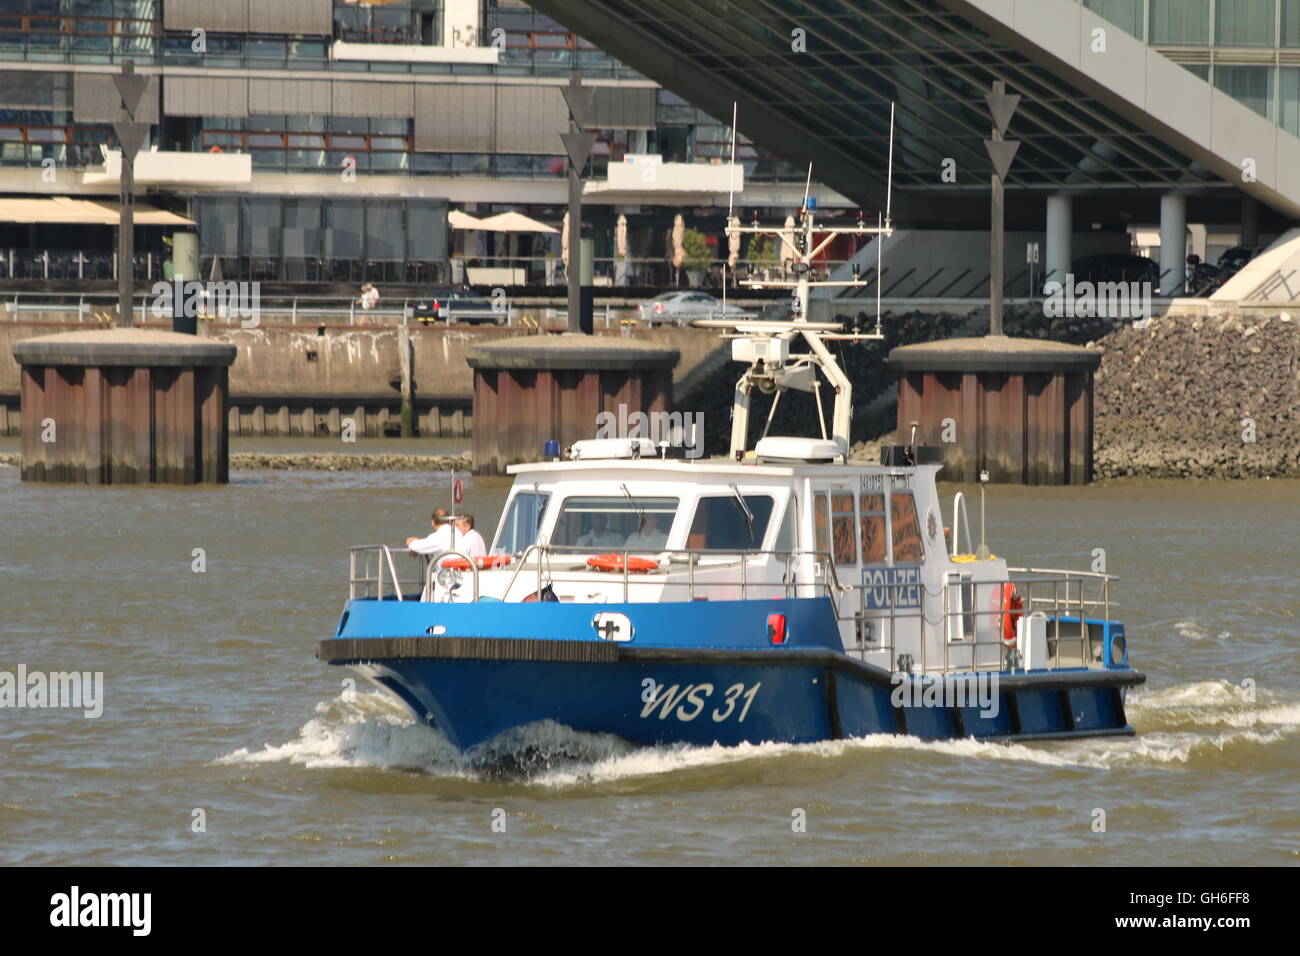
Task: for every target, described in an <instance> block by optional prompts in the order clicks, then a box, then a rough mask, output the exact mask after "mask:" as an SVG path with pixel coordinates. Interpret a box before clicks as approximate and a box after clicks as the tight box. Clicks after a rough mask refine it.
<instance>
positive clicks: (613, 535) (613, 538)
mask: <svg viewBox="0 0 1300 956" xmlns="http://www.w3.org/2000/svg"><path fill="white" fill-rule="evenodd" d="M578 547H580V548H591V549H592V550H593V551H596V550H599V549H601V548H621V547H623V536H622V535H621V534H619V533H618V532H617V531H611V530H609V515H607V514H605V512H603V511H597V512H596V513H595V514H594V515H592V516H591V528H590V529H589V530H588V531H587V533H586V534H584V535H582V536H581V537H579V538H578Z"/></svg>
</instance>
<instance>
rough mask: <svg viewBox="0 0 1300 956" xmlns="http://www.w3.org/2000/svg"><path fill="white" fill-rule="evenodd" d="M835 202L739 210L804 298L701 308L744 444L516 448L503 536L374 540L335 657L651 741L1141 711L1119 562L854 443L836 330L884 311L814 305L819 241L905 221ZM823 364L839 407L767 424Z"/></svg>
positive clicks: (957, 725) (483, 700)
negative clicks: (755, 419)
mask: <svg viewBox="0 0 1300 956" xmlns="http://www.w3.org/2000/svg"><path fill="white" fill-rule="evenodd" d="M814 216H815V209H814V208H813V205H812V203H811V202H809V203H807V204H806V206H805V209H804V210H802V212H801V216H800V219H801V222H800V223H799V224H797V225H795V226H794V227H793V229H791V228H789V227H773V228H771V229H768V228H766V227H762V226H759V225H757V224H756V225H754V226H753V227H745V228H742V227H740V226H739V225H738V223H737V222H736V220H735V219H731V220H730V222H729V227H728V231H729V232H731V231H741V232H763V231H769V232H775V233H777V234H778V235H780V236H781V237H782V239H783V240H784V241H786V242H787V245H788V247H789V248H791V249H793V250H794V251H795V252H796V253H797V259H796V260H795V261H794V263H793V268H792V270H791V271H792V272H793V273H794V275H795V276H796V278H794V279H793V280H791V281H790V287H791V288H792V290H793V291H794V292H795V295H794V296H793V298H792V302H793V311H792V314H791V316H790V319H789V321H769V320H749V321H744V320H741V321H729V320H700V321H697V322H696V323H694V324H696V325H700V326H704V327H713V328H717V329H720V330H721V331H722V332H723V333H724V334H725V335H726V336H728V337H729V338H730V339H731V348H732V357H733V358H734V359H735V360H737V361H739V362H740V363H742V364H743V365H744V366H745V369H744V372H743V374H742V375H741V377H740V379H739V381H738V383H737V385H736V389H735V393H734V397H733V409H732V413H733V419H732V432H731V447H730V453H729V454H728V455H727V456H726V457H723V458H713V459H704V458H698V459H694V460H691V459H686V458H674V457H668V456H667V455H666V454H664V453H663V449H661V448H656V447H655V446H654V445H653V444H652V443H651V442H650V441H648V440H647V439H645V438H639V437H632V438H626V439H617V438H615V439H610V438H605V439H590V440H581V441H577V442H575V443H574V444H573V446H572V447H571V448H569V449H567V450H565V454H563V455H559V454H552V455H551V456H550V458H549V460H542V461H538V462H536V463H532V464H521V465H516V466H512V467H511V468H510V469H509V471H510V472H511V473H512V474H513V475H514V479H515V480H514V485H513V487H512V489H511V491H510V494H509V498H508V499H507V502H506V505H505V509H504V512H503V515H502V518H501V521H500V525H499V527H498V528H497V529H496V533H495V536H494V538H493V541H492V545H491V548H490V554H489V555H488V556H487V557H485V558H478V559H475V560H471V559H470V558H469V557H468V556H467V555H465V554H463V553H461V552H459V551H457V550H453V551H452V552H449V553H445V554H444V555H442V556H440V557H437V558H436V559H435V560H433V561H429V560H428V559H427V558H424V557H420V556H417V555H411V554H410V553H409V552H407V551H406V549H405V548H404V547H402V546H401V545H396V546H390V545H370V546H362V547H357V548H353V549H352V551H351V565H350V575H349V578H350V588H351V592H350V595H349V599H348V601H347V604H346V606H345V607H344V610H343V613H342V616H341V618H340V620H339V623H338V627H337V630H336V633H335V634H334V635H333V636H332V637H330V638H329V639H327V640H324V641H322V642H321V643H320V646H319V649H318V651H317V656H318V657H319V658H320V659H321V660H323V661H326V662H328V663H330V664H334V665H339V666H344V667H348V668H351V669H353V670H354V671H356V672H358V673H359V674H361V675H362V676H364V677H365V678H368V679H369V680H371V681H373V682H374V683H375V684H377V685H379V686H381V687H383V688H385V689H386V690H387V691H390V692H391V693H392V694H393V695H395V696H396V697H397V698H399V699H400V700H401V701H403V702H404V703H405V704H406V706H407V707H408V708H409V709H410V711H411V713H412V714H413V715H414V716H415V718H416V719H417V720H421V721H424V722H426V723H427V724H428V725H430V726H432V727H434V728H436V729H437V730H439V731H440V732H442V733H443V734H445V735H446V737H447V738H448V739H449V740H450V741H451V742H452V743H453V744H455V745H456V746H458V747H459V748H461V749H462V750H466V751H470V750H473V749H474V748H476V747H479V746H480V745H483V744H485V743H487V742H489V741H491V740H492V739H493V738H494V737H497V736H498V735H500V734H503V733H505V732H507V731H512V730H517V729H519V728H526V727H527V726H528V725H532V724H537V723H539V722H546V721H553V722H555V723H558V724H560V725H563V726H566V727H568V728H571V729H573V730H574V731H579V732H589V733H603V734H615V735H618V736H619V737H622V738H625V739H626V740H628V741H630V742H632V743H634V744H640V745H658V744H673V743H685V744H694V745H711V744H721V745H737V744H741V743H744V742H749V743H760V742H765V741H779V742H792V743H801V742H810V741H821V740H830V739H837V738H848V737H859V736H864V735H869V734H908V735H913V736H915V737H919V738H924V739H930V740H933V739H943V738H961V737H974V738H979V739H989V740H1043V739H1062V738H1079V737H1090V736H1101V735H1121V734H1132V733H1133V728H1132V727H1131V726H1130V725H1129V723H1128V720H1127V718H1126V716H1125V693H1126V691H1127V689H1128V688H1130V687H1133V686H1135V685H1138V684H1141V683H1143V681H1144V680H1145V678H1144V676H1143V675H1142V674H1141V673H1140V672H1138V671H1137V670H1135V669H1134V668H1133V667H1132V666H1130V663H1129V648H1128V643H1127V640H1126V638H1125V633H1124V625H1123V624H1122V623H1121V622H1119V621H1116V620H1113V619H1112V617H1111V583H1112V580H1113V578H1112V577H1111V576H1110V575H1107V574H1099V573H1094V572H1085V571H1062V570H1054V569H1037V568H1029V567H1013V566H1011V565H1009V564H1008V562H1007V560H1006V558H1005V557H1001V556H997V555H994V554H992V553H990V552H989V550H988V548H987V547H986V546H985V545H984V544H983V530H981V544H980V545H979V546H978V547H976V546H975V545H974V543H973V541H972V539H971V532H970V522H969V518H968V515H967V509H966V504H965V500H964V497H963V495H962V494H961V493H957V494H956V495H955V496H954V497H953V499H952V501H951V502H950V503H947V507H946V509H945V503H944V502H941V501H940V498H939V494H938V491H937V488H936V475H937V473H938V472H939V471H940V469H941V467H942V465H941V457H940V456H939V455H938V454H937V452H938V449H926V448H919V447H916V446H915V445H914V444H913V445H911V446H904V447H894V448H888V449H886V450H885V451H884V452H883V453H882V455H881V461H880V463H878V464H874V463H863V462H858V461H853V460H850V454H849V449H850V444H849V420H850V414H851V409H852V393H853V386H852V382H851V381H850V380H849V378H848V376H847V375H845V373H844V371H843V370H842V369H841V367H840V366H839V364H838V363H837V361H836V359H835V358H834V356H833V354H832V352H831V350H830V349H829V348H828V344H829V343H832V342H837V341H839V342H843V341H865V340H871V339H879V338H880V334H879V324H877V328H876V330H875V332H864V331H844V330H843V326H842V324H841V323H838V322H835V321H830V322H813V321H809V319H808V316H807V315H806V314H805V313H806V303H807V302H808V301H809V292H810V290H811V288H812V284H813V283H812V279H811V276H810V273H811V272H812V268H811V264H812V262H813V257H814V256H815V255H816V254H817V253H818V252H819V251H820V250H821V248H822V247H824V245H825V243H826V242H828V241H829V238H828V237H829V236H832V235H834V234H836V233H839V232H856V233H859V234H862V233H878V234H880V235H882V236H883V235H888V234H889V231H890V228H891V227H890V226H889V225H888V224H887V223H885V222H884V221H883V219H882V220H881V222H880V224H878V225H876V226H873V227H865V226H863V224H862V221H861V219H859V221H858V225H857V226H856V228H855V227H852V226H848V227H829V228H828V227H821V228H818V229H817V230H816V234H814V229H813V219H814ZM853 281H854V282H858V281H860V280H859V279H858V277H857V276H855V277H854V279H853ZM765 284H767V285H778V284H780V283H777V282H770V281H769V282H767V283H765ZM877 323H879V319H877ZM823 382H825V383H826V384H828V385H829V386H830V387H831V388H833V390H834V406H833V415H832V422H831V424H830V427H829V428H827V426H826V422H825V421H824V418H822V416H821V408H822V406H821V403H820V401H818V402H817V406H818V413H819V414H818V417H819V419H821V427H820V434H818V435H816V436H814V437H798V436H794V437H790V436H775V435H768V434H767V429H763V434H762V437H761V438H759V439H758V440H757V441H756V442H755V444H754V446H753V447H752V448H749V447H747V445H748V436H749V430H750V429H749V418H750V414H749V413H750V401H751V397H753V395H754V393H755V391H758V392H760V393H763V394H767V395H771V396H772V399H773V402H774V403H775V402H776V401H779V400H780V399H781V397H782V396H784V395H785V394H786V393H787V392H789V391H790V390H792V389H793V390H795V391H804V392H811V393H813V395H814V396H816V395H818V394H819V392H818V389H819V388H820V387H822V383H823ZM771 421H772V417H771V415H769V416H768V419H767V423H768V427H769V428H770V425H771ZM756 424H757V423H756ZM551 444H554V443H551ZM982 495H983V486H981V496H982ZM981 512H982V509H981ZM399 568H400V570H399Z"/></svg>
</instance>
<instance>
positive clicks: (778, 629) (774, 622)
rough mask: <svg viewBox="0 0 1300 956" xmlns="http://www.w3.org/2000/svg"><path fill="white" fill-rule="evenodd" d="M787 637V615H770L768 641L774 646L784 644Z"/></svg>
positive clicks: (768, 619)
mask: <svg viewBox="0 0 1300 956" xmlns="http://www.w3.org/2000/svg"><path fill="white" fill-rule="evenodd" d="M785 636H786V635H785V615H784V614H769V615H768V616H767V639H768V640H769V641H771V642H772V643H773V644H784V643H785Z"/></svg>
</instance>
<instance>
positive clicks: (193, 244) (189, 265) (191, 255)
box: [172, 232, 201, 279]
mask: <svg viewBox="0 0 1300 956" xmlns="http://www.w3.org/2000/svg"><path fill="white" fill-rule="evenodd" d="M172 275H174V276H176V278H178V279H198V278H201V276H200V275H199V234H198V233H197V232H175V233H172Z"/></svg>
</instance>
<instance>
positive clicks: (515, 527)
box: [492, 491, 551, 554]
mask: <svg viewBox="0 0 1300 956" xmlns="http://www.w3.org/2000/svg"><path fill="white" fill-rule="evenodd" d="M550 498H551V496H550V495H549V494H543V493H539V492H534V491H521V492H520V493H519V494H517V495H515V498H514V500H513V501H511V502H510V508H509V510H508V511H507V512H506V516H505V518H504V519H503V520H502V522H501V529H500V530H499V531H498V532H497V540H496V543H495V544H494V545H493V546H492V553H493V554H519V553H520V552H522V551H523V550H524V548H526V547H528V546H529V545H530V544H532V543H533V542H534V541H536V540H537V531H538V529H539V528H540V527H541V525H542V516H543V514H544V513H545V512H546V502H547V501H549V500H550Z"/></svg>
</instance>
